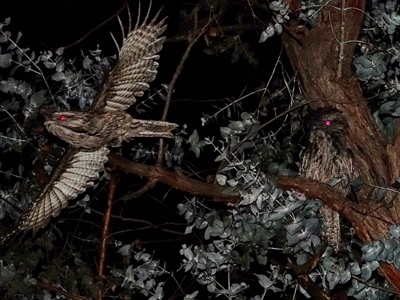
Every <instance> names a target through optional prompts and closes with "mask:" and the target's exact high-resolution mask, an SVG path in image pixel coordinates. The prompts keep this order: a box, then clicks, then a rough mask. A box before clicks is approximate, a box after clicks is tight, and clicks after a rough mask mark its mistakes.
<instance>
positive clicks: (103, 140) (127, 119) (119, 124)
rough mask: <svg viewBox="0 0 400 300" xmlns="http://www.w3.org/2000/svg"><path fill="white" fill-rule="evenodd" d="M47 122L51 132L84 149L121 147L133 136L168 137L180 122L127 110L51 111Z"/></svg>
mask: <svg viewBox="0 0 400 300" xmlns="http://www.w3.org/2000/svg"><path fill="white" fill-rule="evenodd" d="M45 126H46V128H47V130H48V131H49V132H51V133H52V134H54V135H55V136H57V137H59V138H61V139H63V140H64V141H66V142H67V143H68V144H70V145H71V146H73V147H75V148H78V149H81V150H83V151H89V150H97V149H100V148H101V147H104V146H109V147H119V146H121V143H122V142H124V141H129V140H131V139H132V138H134V137H168V138H172V137H173V135H172V133H171V131H172V130H174V129H175V128H176V127H177V125H176V124H173V123H169V122H162V121H148V120H138V119H134V118H132V116H131V115H130V114H128V113H126V112H124V111H118V110H116V111H107V110H104V109H103V110H99V111H96V112H91V111H89V112H57V113H52V114H51V115H50V116H49V117H48V120H47V121H46V122H45Z"/></svg>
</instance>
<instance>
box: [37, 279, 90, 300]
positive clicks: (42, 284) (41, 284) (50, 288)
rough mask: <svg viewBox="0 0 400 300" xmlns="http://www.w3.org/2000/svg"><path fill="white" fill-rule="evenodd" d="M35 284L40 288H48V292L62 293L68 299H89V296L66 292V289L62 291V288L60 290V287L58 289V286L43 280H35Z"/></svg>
mask: <svg viewBox="0 0 400 300" xmlns="http://www.w3.org/2000/svg"><path fill="white" fill-rule="evenodd" d="M36 285H37V286H38V287H40V288H41V289H44V290H48V291H50V292H55V293H57V294H59V295H62V296H64V297H66V298H68V299H72V300H89V298H86V297H81V296H78V295H75V294H72V293H69V292H66V291H64V290H62V289H60V288H58V287H56V286H54V285H52V284H48V283H45V282H43V281H40V280H37V281H36Z"/></svg>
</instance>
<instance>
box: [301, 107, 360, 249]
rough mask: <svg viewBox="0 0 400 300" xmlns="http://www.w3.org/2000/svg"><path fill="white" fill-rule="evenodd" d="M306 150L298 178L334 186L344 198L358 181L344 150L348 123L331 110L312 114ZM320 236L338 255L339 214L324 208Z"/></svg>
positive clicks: (350, 155) (348, 153)
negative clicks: (352, 182) (353, 183)
mask: <svg viewBox="0 0 400 300" xmlns="http://www.w3.org/2000/svg"><path fill="white" fill-rule="evenodd" d="M310 127H311V131H310V136H309V146H308V148H307V150H306V152H305V153H304V155H303V159H302V164H301V170H300V174H301V175H302V176H304V177H305V178H309V179H313V180H316V181H319V182H322V183H326V184H329V185H332V186H334V187H335V188H336V189H337V190H338V192H339V193H341V195H342V196H343V197H345V196H346V195H347V194H348V193H349V191H350V182H351V181H352V180H354V179H355V178H357V177H358V174H357V171H356V168H355V166H354V162H353V156H352V153H351V151H350V150H349V149H348V147H347V143H346V141H347V130H346V129H347V122H346V121H345V119H344V118H343V116H342V115H341V113H340V112H339V111H338V110H336V109H332V108H323V109H319V110H317V111H315V112H314V113H313V116H312V119H311V124H310ZM320 213H321V217H322V220H323V227H324V228H323V230H322V235H323V237H324V239H325V240H326V241H327V242H328V243H329V244H330V245H331V246H333V248H334V249H335V251H338V250H339V248H340V243H341V230H340V217H339V214H338V213H337V212H335V211H333V210H332V209H331V208H329V207H328V206H327V205H323V206H322V207H321V209H320Z"/></svg>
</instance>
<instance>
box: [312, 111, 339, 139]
mask: <svg viewBox="0 0 400 300" xmlns="http://www.w3.org/2000/svg"><path fill="white" fill-rule="evenodd" d="M309 126H310V129H311V130H322V131H324V132H327V133H329V134H346V129H347V122H346V119H345V118H344V117H343V115H342V113H341V112H340V111H339V110H337V109H335V108H319V109H316V110H315V111H313V112H312V113H311V115H310V120H309Z"/></svg>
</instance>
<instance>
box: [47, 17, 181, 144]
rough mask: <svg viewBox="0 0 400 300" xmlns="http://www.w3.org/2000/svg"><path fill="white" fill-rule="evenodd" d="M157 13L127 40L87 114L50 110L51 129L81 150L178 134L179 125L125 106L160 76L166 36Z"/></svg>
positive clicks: (48, 124) (53, 132) (48, 122)
mask: <svg viewBox="0 0 400 300" xmlns="http://www.w3.org/2000/svg"><path fill="white" fill-rule="evenodd" d="M158 15H159V14H157V15H156V16H155V17H154V18H153V19H152V20H151V21H150V22H149V23H147V20H148V17H149V14H147V15H146V18H145V20H144V22H143V23H142V24H141V25H139V23H137V24H136V26H135V28H134V29H133V31H132V32H130V33H129V34H128V36H127V37H126V38H125V39H124V41H123V45H122V47H121V51H120V53H119V56H120V58H119V61H118V64H117V66H116V67H115V69H114V70H113V71H112V72H111V73H110V75H109V76H108V78H107V79H106V81H105V82H104V84H103V85H102V86H101V88H100V90H99V92H98V93H97V95H96V98H95V100H94V103H93V106H92V108H91V109H90V110H89V111H86V112H51V113H47V114H45V117H46V119H47V120H46V122H45V126H46V128H47V130H48V131H49V132H51V133H52V134H54V135H56V136H57V137H59V138H60V139H62V140H64V141H66V142H67V143H68V144H70V145H71V146H72V147H75V148H78V149H81V150H85V151H86V150H96V149H99V148H101V147H103V146H111V147H118V146H120V145H121V143H122V142H123V141H128V140H130V139H132V138H134V137H169V138H171V137H173V135H172V133H171V131H172V130H173V129H175V128H176V127H177V125H176V124H173V123H168V122H161V121H146V120H138V119H134V118H132V117H131V116H130V115H129V114H127V113H126V112H125V110H126V109H127V108H128V107H129V106H130V105H132V104H134V103H135V102H136V97H141V96H142V95H143V93H144V91H146V90H148V88H149V82H151V81H153V80H154V78H155V76H156V74H157V67H158V62H157V60H158V58H159V55H158V52H160V51H161V49H162V45H163V42H164V40H165V37H160V35H161V34H162V33H163V32H164V31H165V29H166V27H167V26H166V25H164V20H161V21H160V22H158V23H157V19H158Z"/></svg>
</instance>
